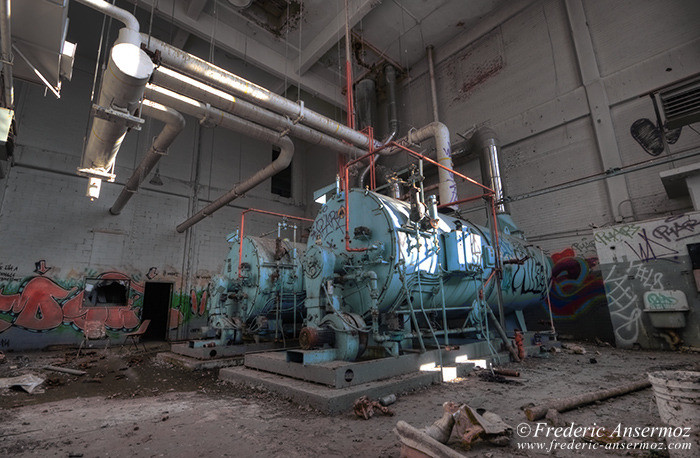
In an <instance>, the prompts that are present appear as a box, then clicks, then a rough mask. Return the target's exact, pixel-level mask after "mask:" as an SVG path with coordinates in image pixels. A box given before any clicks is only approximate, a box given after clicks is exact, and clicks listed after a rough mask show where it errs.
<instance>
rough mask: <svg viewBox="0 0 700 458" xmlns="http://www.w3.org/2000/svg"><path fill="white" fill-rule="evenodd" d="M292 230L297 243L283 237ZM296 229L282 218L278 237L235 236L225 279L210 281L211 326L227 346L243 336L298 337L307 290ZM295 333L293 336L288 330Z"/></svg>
mask: <svg viewBox="0 0 700 458" xmlns="http://www.w3.org/2000/svg"><path fill="white" fill-rule="evenodd" d="M288 228H292V229H293V230H294V237H293V239H292V240H289V239H287V238H283V237H282V231H283V230H284V229H288ZM295 239H296V225H294V226H292V225H291V224H288V223H287V222H286V220H283V221H282V222H280V223H279V225H278V234H277V237H275V238H273V237H259V236H251V235H246V236H244V237H243V238H241V237H240V235H239V234H237V233H236V234H232V235H231V236H230V237H229V241H230V242H233V243H232V246H231V251H230V252H229V254H228V255H227V257H226V259H225V260H224V269H223V272H222V274H221V276H218V277H215V278H214V279H212V282H211V283H210V291H211V295H210V299H209V327H210V328H211V329H212V330H214V331H215V332H216V333H217V337H218V343H219V344H222V345H226V344H231V343H240V342H241V341H242V338H243V336H244V335H247V336H248V337H251V336H258V337H259V336H264V335H268V334H270V333H273V334H274V335H275V336H280V335H281V336H282V337H284V334H285V332H288V333H290V334H291V333H293V332H294V330H295V329H296V328H297V322H298V323H299V324H301V322H302V318H303V311H304V308H303V304H304V297H305V295H306V292H305V290H304V277H303V275H302V265H301V256H303V254H304V251H305V246H304V245H303V244H301V243H298V242H295V241H294V240H295ZM289 331H291V332H289Z"/></svg>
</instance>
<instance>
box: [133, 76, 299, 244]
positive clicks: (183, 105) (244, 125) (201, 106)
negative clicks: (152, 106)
mask: <svg viewBox="0 0 700 458" xmlns="http://www.w3.org/2000/svg"><path fill="white" fill-rule="evenodd" d="M145 93H146V96H147V97H148V98H149V99H150V100H153V101H156V102H158V103H162V104H163V105H167V106H170V107H172V108H174V109H176V110H178V111H180V112H182V113H186V114H188V115H191V116H194V117H196V118H199V119H202V120H206V122H208V123H211V124H214V125H216V126H221V127H223V128H225V129H229V130H232V131H234V132H238V133H241V134H244V135H247V136H249V137H251V138H255V139H258V140H262V141H265V142H269V143H271V144H273V145H275V146H278V147H279V148H280V154H279V156H278V157H277V159H275V160H274V161H272V162H271V163H270V164H269V165H267V166H266V167H264V168H263V169H261V170H258V171H257V172H256V173H255V174H254V175H253V176H252V177H250V178H248V179H247V180H245V181H243V182H241V183H238V184H237V185H235V186H234V187H233V188H231V190H230V191H229V192H227V193H226V194H224V195H222V196H221V197H219V198H218V199H216V200H214V201H213V202H212V203H210V204H209V205H207V206H206V207H204V208H203V209H202V210H200V211H199V212H197V213H196V214H194V215H193V216H191V217H189V218H188V219H187V220H185V221H183V222H182V223H180V224H179V225H178V226H177V228H176V229H177V231H178V232H184V231H185V230H187V229H188V228H189V227H191V226H193V225H195V224H197V223H198V222H199V221H201V220H203V219H204V218H206V217H207V216H209V215H211V214H212V213H214V212H215V211H217V210H218V209H220V208H221V207H223V206H225V205H226V204H228V203H229V202H231V201H233V200H235V199H237V198H238V197H240V196H242V195H243V194H244V193H245V192H247V191H249V190H251V189H253V188H254V187H255V186H257V185H259V184H260V183H262V182H263V181H265V180H266V179H268V178H270V177H271V176H273V175H275V174H276V173H278V172H280V171H282V170H284V169H286V168H287V167H288V166H289V164H290V163H291V162H292V156H293V155H294V143H292V141H291V140H290V139H289V137H286V136H283V135H282V134H281V133H280V132H276V131H274V130H271V129H268V128H266V127H263V126H261V125H259V124H255V123H253V122H251V121H247V120H245V119H242V118H239V117H238V116H234V115H232V114H229V113H226V112H224V111H222V110H219V109H217V108H213V107H211V106H209V105H207V104H205V103H202V102H198V101H197V100H194V99H191V98H189V97H185V96H183V95H180V94H177V93H175V92H173V91H170V90H169V89H165V88H162V87H158V86H155V85H152V84H149V85H148V86H146V92H145Z"/></svg>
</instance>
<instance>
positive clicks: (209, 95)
mask: <svg viewBox="0 0 700 458" xmlns="http://www.w3.org/2000/svg"><path fill="white" fill-rule="evenodd" d="M151 81H152V82H153V84H155V85H157V86H161V87H165V88H167V89H170V90H172V91H174V92H177V93H179V94H182V95H186V96H188V97H192V98H193V99H196V100H199V101H202V102H206V103H209V104H211V105H212V106H213V107H216V108H219V109H221V110H224V111H226V112H228V113H231V114H234V115H236V116H240V117H241V118H245V119H248V120H250V121H253V122H256V123H258V124H261V125H263V126H265V127H269V128H271V129H278V130H282V131H287V130H288V132H289V134H290V135H292V136H294V137H296V138H299V139H301V140H304V141H306V142H308V143H311V144H313V145H320V146H324V147H326V148H328V149H330V150H333V151H335V152H338V153H341V154H346V155H354V156H362V155H364V154H365V151H363V150H361V149H360V148H357V147H355V146H352V145H349V144H347V143H343V142H341V141H340V140H337V139H335V138H333V137H331V136H330V135H327V134H324V133H321V132H319V131H317V130H314V129H312V128H310V127H308V126H304V125H302V124H299V123H294V121H292V120H291V119H289V118H287V117H285V116H282V115H279V114H277V113H273V112H272V111H270V110H266V109H265V108H261V107H259V106H257V105H254V104H252V103H250V102H246V101H245V100H241V99H237V98H236V97H234V96H232V95H231V94H229V93H227V92H224V91H222V90H220V89H217V88H214V87H211V86H209V85H206V84H204V83H202V82H201V81H198V80H196V79H194V78H191V77H189V76H187V75H183V74H181V73H178V72H176V71H174V70H171V69H169V68H165V67H158V68H156V70H155V71H154V72H153V78H152V79H151Z"/></svg>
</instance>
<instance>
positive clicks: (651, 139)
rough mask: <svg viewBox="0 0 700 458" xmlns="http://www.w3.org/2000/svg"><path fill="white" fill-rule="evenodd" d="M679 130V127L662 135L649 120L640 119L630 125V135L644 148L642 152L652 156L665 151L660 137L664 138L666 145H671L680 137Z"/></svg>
mask: <svg viewBox="0 0 700 458" xmlns="http://www.w3.org/2000/svg"><path fill="white" fill-rule="evenodd" d="M681 129H682V128H681V127H679V128H677V129H672V130H669V131H668V132H666V133H663V132H662V130H661V129H659V128H658V126H656V124H654V123H653V122H652V121H651V120H650V119H647V118H641V119H637V120H636V121H635V122H633V123H632V126H630V134H631V135H632V138H634V139H635V140H636V141H637V143H639V145H640V146H641V147H642V148H644V151H646V152H647V153H648V154H650V155H652V156H658V155H659V154H661V153H663V152H664V149H665V147H664V139H663V137H662V135H665V136H666V143H668V144H669V145H673V144H674V143H676V142H677V141H678V137H680V136H681Z"/></svg>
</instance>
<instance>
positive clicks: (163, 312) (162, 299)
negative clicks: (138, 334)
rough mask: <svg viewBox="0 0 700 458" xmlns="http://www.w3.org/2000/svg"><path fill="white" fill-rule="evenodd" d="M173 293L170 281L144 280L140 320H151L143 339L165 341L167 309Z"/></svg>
mask: <svg viewBox="0 0 700 458" xmlns="http://www.w3.org/2000/svg"><path fill="white" fill-rule="evenodd" d="M172 293H173V284H172V283H162V282H146V287H145V289H144V292H143V308H142V310H141V320H142V321H143V320H151V324H149V325H148V329H147V330H146V333H145V334H144V335H143V337H142V339H143V340H156V341H165V340H166V336H167V335H168V311H169V309H170V298H171V296H172Z"/></svg>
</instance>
